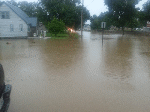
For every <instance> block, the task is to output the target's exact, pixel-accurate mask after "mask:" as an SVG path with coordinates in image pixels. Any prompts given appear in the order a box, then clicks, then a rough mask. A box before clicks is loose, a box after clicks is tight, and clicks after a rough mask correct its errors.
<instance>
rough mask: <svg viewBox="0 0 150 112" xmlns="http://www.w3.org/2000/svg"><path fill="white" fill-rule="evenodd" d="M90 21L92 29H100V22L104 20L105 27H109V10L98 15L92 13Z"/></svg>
mask: <svg viewBox="0 0 150 112" xmlns="http://www.w3.org/2000/svg"><path fill="white" fill-rule="evenodd" d="M90 21H91V29H92V30H97V29H101V22H106V29H109V28H110V26H111V25H112V21H111V15H110V13H109V12H104V13H101V14H100V15H99V16H96V15H93V17H91V19H90Z"/></svg>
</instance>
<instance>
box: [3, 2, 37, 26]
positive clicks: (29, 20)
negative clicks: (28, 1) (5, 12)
mask: <svg viewBox="0 0 150 112" xmlns="http://www.w3.org/2000/svg"><path fill="white" fill-rule="evenodd" d="M3 3H4V4H6V5H7V6H8V7H9V8H10V9H12V10H13V11H14V12H15V13H16V14H17V15H18V16H19V17H20V18H21V19H23V20H24V21H25V22H26V23H27V24H29V25H31V26H33V27H36V26H37V18H36V17H29V16H28V15H27V14H26V13H25V12H24V11H22V10H21V9H20V8H18V7H16V6H14V5H11V4H9V3H7V2H3Z"/></svg>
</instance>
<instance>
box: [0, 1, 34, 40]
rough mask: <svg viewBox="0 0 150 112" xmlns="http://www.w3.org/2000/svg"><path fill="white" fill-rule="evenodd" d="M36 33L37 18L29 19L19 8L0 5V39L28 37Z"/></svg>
mask: <svg viewBox="0 0 150 112" xmlns="http://www.w3.org/2000/svg"><path fill="white" fill-rule="evenodd" d="M36 31H37V18H36V17H29V16H28V15H27V14H25V12H23V11H22V10H21V9H20V8H18V7H16V6H14V5H11V4H9V3H7V2H3V3H2V4H1V5H0V38H2V37H23V38H24V37H29V36H33V34H34V33H36Z"/></svg>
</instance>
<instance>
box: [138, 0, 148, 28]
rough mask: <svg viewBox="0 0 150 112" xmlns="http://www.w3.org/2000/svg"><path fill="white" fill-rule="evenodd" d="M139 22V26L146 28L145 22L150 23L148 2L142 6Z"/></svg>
mask: <svg viewBox="0 0 150 112" xmlns="http://www.w3.org/2000/svg"><path fill="white" fill-rule="evenodd" d="M139 21H140V23H141V25H143V26H146V23H147V21H150V1H149V0H148V1H147V2H146V3H145V4H143V8H142V10H141V11H140V12H139Z"/></svg>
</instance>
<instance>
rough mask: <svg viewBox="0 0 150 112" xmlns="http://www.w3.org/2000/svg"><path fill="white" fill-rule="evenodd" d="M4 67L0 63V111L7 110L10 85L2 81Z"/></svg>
mask: <svg viewBox="0 0 150 112" xmlns="http://www.w3.org/2000/svg"><path fill="white" fill-rule="evenodd" d="M4 78H5V76H4V69H3V66H2V65H1V64H0V112H7V110H8V107H9V103H10V93H11V88H12V87H11V85H10V84H6V85H5V82H4Z"/></svg>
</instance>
